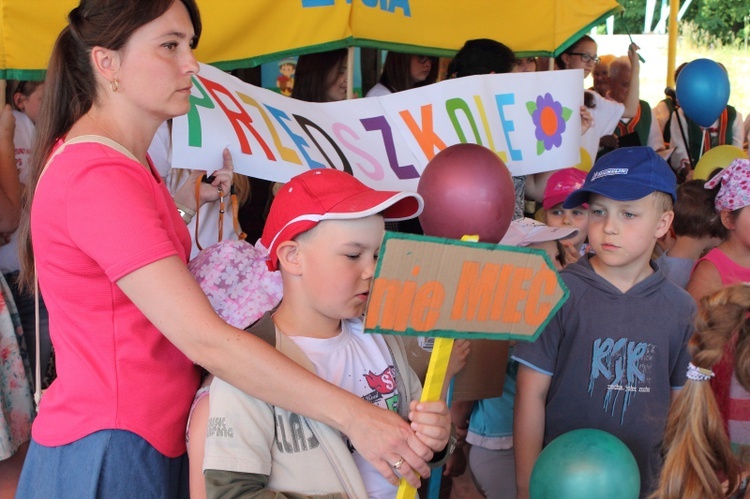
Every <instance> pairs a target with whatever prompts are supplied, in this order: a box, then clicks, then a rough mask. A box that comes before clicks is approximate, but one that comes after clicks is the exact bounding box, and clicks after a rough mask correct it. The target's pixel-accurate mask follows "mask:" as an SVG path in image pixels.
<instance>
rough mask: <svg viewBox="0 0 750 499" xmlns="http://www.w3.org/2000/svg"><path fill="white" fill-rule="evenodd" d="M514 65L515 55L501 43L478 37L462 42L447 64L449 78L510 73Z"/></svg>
mask: <svg viewBox="0 0 750 499" xmlns="http://www.w3.org/2000/svg"><path fill="white" fill-rule="evenodd" d="M515 67H516V55H515V54H514V53H513V51H512V50H511V49H509V48H508V47H507V46H506V45H503V44H502V43H500V42H498V41H495V40H490V39H488V38H478V39H476V40H469V41H467V42H466V43H464V46H463V47H461V50H459V51H458V53H456V56H455V57H454V58H453V60H452V61H451V63H450V64H449V65H448V77H449V78H461V77H462V76H472V75H486V74H490V73H498V74H500V73H510V72H512V71H513V69H514V68H515Z"/></svg>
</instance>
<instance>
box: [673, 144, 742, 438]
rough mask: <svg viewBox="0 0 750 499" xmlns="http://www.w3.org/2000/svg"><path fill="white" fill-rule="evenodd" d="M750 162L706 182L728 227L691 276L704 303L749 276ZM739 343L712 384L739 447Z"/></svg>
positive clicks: (733, 165) (696, 295)
mask: <svg viewBox="0 0 750 499" xmlns="http://www.w3.org/2000/svg"><path fill="white" fill-rule="evenodd" d="M748 178H750V161H749V160H747V159H737V160H735V161H733V162H732V163H731V164H730V165H729V166H728V167H727V168H725V169H724V170H722V171H720V172H719V173H718V174H717V175H716V176H714V177H713V178H712V179H711V180H709V181H708V182H706V185H705V187H706V189H710V191H711V193H712V194H713V196H714V209H715V210H716V212H717V213H718V214H719V217H720V219H721V223H722V225H723V226H724V227H725V228H726V230H727V236H726V238H725V239H724V241H723V242H722V243H721V244H719V245H718V246H717V247H716V248H714V249H712V250H711V251H709V252H708V253H707V254H706V256H704V257H703V258H701V259H700V260H698V263H697V264H696V265H695V268H694V269H693V273H692V274H691V276H690V281H688V285H687V290H688V292H689V293H690V294H691V295H692V296H693V298H695V300H696V302H698V303H701V298H703V297H704V296H707V295H709V294H712V293H715V292H716V291H718V290H719V289H721V288H723V287H726V286H731V285H733V284H737V283H740V282H748V281H750V209H749V208H747V207H748V206H750V188H748V185H747V180H748ZM735 348H739V343H736V344H735V343H734V342H730V343H729V344H728V346H727V348H726V355H725V357H724V358H723V359H721V361H720V362H719V363H718V364H717V365H716V367H715V369H714V371H715V372H716V377H715V378H714V379H712V380H711V388H712V389H713V390H714V393H715V394H716V400H717V401H718V404H719V411H720V413H721V415H722V419H723V422H724V427H725V428H726V429H727V431H728V433H729V439H730V441H731V442H732V445H733V446H734V448H735V450H736V451H738V452H739V451H741V450H742V449H743V448H747V447H748V446H750V435H748V432H747V430H746V428H747V426H748V423H750V409H749V408H748V404H747V400H748V399H750V393H748V391H747V390H746V389H745V388H744V387H743V386H742V384H741V383H740V381H739V379H738V378H737V376H735V375H734V374H733V373H734V369H733V368H732V366H733V364H734V362H735V361H734V358H735V353H734V349H735Z"/></svg>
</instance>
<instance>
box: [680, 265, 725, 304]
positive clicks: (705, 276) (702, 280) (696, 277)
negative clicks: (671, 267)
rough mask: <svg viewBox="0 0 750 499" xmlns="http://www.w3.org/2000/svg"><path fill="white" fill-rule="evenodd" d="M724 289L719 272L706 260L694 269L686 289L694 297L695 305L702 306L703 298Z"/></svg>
mask: <svg viewBox="0 0 750 499" xmlns="http://www.w3.org/2000/svg"><path fill="white" fill-rule="evenodd" d="M722 287H723V284H722V282H721V275H719V270H718V269H717V268H716V266H715V265H714V264H713V263H711V262H709V261H705V260H704V261H702V262H699V263H698V265H696V266H695V268H694V269H693V273H692V274H691V275H690V280H689V281H688V283H687V287H686V288H685V289H686V290H687V292H688V293H690V295H691V296H692V297H693V299H694V300H695V303H697V304H700V302H701V298H703V297H704V296H706V295H710V294H711V293H713V292H715V291H718V290H720V289H721V288H722Z"/></svg>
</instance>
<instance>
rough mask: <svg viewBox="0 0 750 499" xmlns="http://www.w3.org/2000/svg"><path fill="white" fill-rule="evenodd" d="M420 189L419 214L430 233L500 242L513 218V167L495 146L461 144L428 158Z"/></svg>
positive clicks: (418, 187) (514, 196)
mask: <svg viewBox="0 0 750 499" xmlns="http://www.w3.org/2000/svg"><path fill="white" fill-rule="evenodd" d="M417 192H418V193H419V194H421V195H422V197H423V198H424V211H423V212H422V214H421V215H420V216H419V222H420V223H421V224H422V229H423V230H424V233H425V234H427V235H428V236H437V237H447V238H451V239H461V237H463V236H465V235H478V236H479V240H480V241H483V242H488V243H498V242H499V241H500V239H502V238H503V236H504V235H505V232H506V231H507V230H508V227H509V226H510V221H511V219H512V218H513V209H514V207H515V203H516V195H515V191H514V189H513V179H512V178H511V175H510V172H509V171H508V167H507V166H505V163H503V161H502V160H501V159H500V158H499V157H498V156H497V154H495V153H494V152H492V151H491V150H490V149H487V148H486V147H484V146H480V145H477V144H456V145H452V146H450V147H447V148H445V149H443V150H442V151H440V152H439V153H438V154H437V155H436V156H435V157H434V158H432V160H431V161H430V162H429V163H428V164H427V166H426V167H425V169H424V172H423V173H422V177H421V178H420V179H419V185H418V186H417Z"/></svg>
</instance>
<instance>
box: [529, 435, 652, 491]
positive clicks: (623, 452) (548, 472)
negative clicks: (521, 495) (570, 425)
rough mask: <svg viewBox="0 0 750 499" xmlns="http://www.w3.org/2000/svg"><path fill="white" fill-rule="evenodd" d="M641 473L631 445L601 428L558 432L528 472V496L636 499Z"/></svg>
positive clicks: (639, 487)
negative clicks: (529, 476)
mask: <svg viewBox="0 0 750 499" xmlns="http://www.w3.org/2000/svg"><path fill="white" fill-rule="evenodd" d="M640 489H641V475H640V473H639V472H638V463H636V461H635V458H634V457H633V454H632V453H631V452H630V449H628V447H627V446H626V445H625V444H624V443H622V441H621V440H620V439H618V438H617V437H615V436H614V435H612V434H610V433H607V432H606V431H602V430H594V429H588V428H586V429H580V430H573V431H569V432H568V433H564V434H563V435H560V436H559V437H557V438H556V439H554V440H553V441H552V442H550V443H549V445H547V447H545V448H544V450H542V452H541V454H539V457H538V458H537V460H536V463H535V464H534V469H533V471H532V472H531V482H530V488H529V494H530V495H531V499H602V498H605V499H607V498H613V497H616V498H618V499H637V498H638V495H639V493H640Z"/></svg>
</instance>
